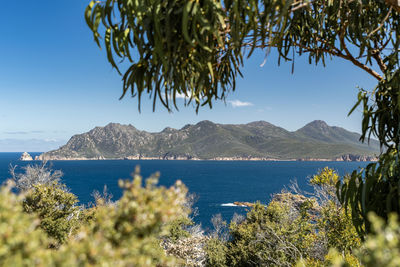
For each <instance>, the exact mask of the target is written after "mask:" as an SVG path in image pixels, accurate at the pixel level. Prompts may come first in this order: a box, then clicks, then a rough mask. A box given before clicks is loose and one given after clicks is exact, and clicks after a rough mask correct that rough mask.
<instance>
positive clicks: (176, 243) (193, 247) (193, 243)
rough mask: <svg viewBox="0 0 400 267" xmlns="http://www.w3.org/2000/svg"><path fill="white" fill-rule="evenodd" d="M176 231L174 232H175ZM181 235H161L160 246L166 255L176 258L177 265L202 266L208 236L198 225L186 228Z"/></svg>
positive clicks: (204, 259) (187, 266)
mask: <svg viewBox="0 0 400 267" xmlns="http://www.w3.org/2000/svg"><path fill="white" fill-rule="evenodd" d="M175 233H176V232H175ZM181 233H183V235H181V236H179V237H178V238H177V236H176V235H175V236H174V235H173V237H175V239H171V238H165V237H163V241H162V247H163V248H164V250H165V252H166V253H167V254H168V255H172V256H174V257H176V258H178V259H179V260H180V261H179V266H185V267H189V266H197V267H200V266H204V265H205V261H206V259H207V252H206V250H205V246H206V244H207V243H208V240H209V237H208V236H206V235H205V234H204V232H203V230H202V229H201V227H200V225H195V226H192V227H190V228H187V230H185V232H181Z"/></svg>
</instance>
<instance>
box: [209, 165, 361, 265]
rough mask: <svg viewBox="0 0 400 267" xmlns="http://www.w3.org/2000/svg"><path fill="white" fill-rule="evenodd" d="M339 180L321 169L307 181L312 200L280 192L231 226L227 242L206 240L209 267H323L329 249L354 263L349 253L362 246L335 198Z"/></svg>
mask: <svg viewBox="0 0 400 267" xmlns="http://www.w3.org/2000/svg"><path fill="white" fill-rule="evenodd" d="M338 180H339V175H338V174H337V172H335V171H334V170H332V169H329V168H324V169H322V170H320V171H319V172H318V173H317V174H316V175H314V176H313V177H312V178H311V179H310V184H311V185H312V186H313V187H314V192H315V193H314V194H313V196H311V197H306V196H304V195H302V194H301V193H288V192H282V193H280V194H276V195H275V196H274V197H273V199H272V201H271V202H270V203H269V204H268V206H266V207H264V206H262V205H261V204H259V203H258V204H256V205H255V206H253V207H252V209H251V210H250V211H249V212H248V213H247V215H246V219H245V220H244V221H241V222H237V223H236V222H233V221H232V222H231V224H230V227H229V230H230V232H229V234H230V238H228V239H223V238H221V237H220V236H218V235H213V237H212V238H211V239H210V240H209V241H208V243H207V247H206V251H207V255H208V258H207V264H208V266H213V265H216V266H293V265H294V264H297V263H298V264H300V265H299V266H322V265H327V264H328V263H329V262H330V260H329V259H330V258H329V257H330V256H329V255H330V254H329V253H330V252H329V251H330V250H331V249H336V251H340V253H342V254H343V255H345V257H344V259H345V260H346V261H348V262H350V263H351V262H358V260H357V258H356V257H355V256H354V255H353V254H352V253H353V251H354V250H355V249H357V248H359V247H360V246H361V242H360V239H359V237H358V235H357V232H356V230H355V228H354V226H353V225H352V223H351V218H350V217H349V216H348V214H346V211H345V209H344V208H343V207H342V206H341V205H340V203H339V201H338V200H337V198H336V195H335V190H336V188H335V184H336V182H337V181H338ZM328 252H329V253H328ZM301 264H303V265H301ZM328 265H329V264H328Z"/></svg>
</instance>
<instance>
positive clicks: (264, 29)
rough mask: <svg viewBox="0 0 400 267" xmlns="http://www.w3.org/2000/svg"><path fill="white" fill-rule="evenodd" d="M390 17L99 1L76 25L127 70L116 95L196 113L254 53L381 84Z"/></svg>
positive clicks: (378, 7) (210, 2) (279, 7)
mask: <svg viewBox="0 0 400 267" xmlns="http://www.w3.org/2000/svg"><path fill="white" fill-rule="evenodd" d="M394 3H396V2H394ZM396 9H397V6H393V5H391V4H389V1H388V3H386V2H384V1H372V0H371V1H355V0H341V1H326V0H315V1H312V0H310V1H300V0H292V1H276V0H264V1H260V0H252V1H244V0H237V1H232V0H220V1H214V0H203V1H198V0H196V1H195V0H190V1H183V0H167V1H162V0H146V1H128V0H106V1H92V2H90V4H89V5H88V7H87V9H86V12H85V18H86V21H87V24H88V26H89V27H90V29H91V30H92V32H93V36H94V39H95V41H96V42H97V44H98V45H99V46H100V44H101V42H103V43H104V47H105V50H106V52H107V58H108V61H109V62H110V63H111V65H112V66H113V67H114V68H115V69H116V70H117V71H118V72H119V73H122V71H121V70H120V69H121V66H125V65H122V64H119V63H118V60H117V59H120V60H121V61H128V62H129V64H127V65H128V66H127V68H126V70H125V71H124V73H123V78H122V79H123V94H122V97H123V96H124V95H125V94H126V93H127V92H130V94H131V95H133V96H136V95H137V96H138V98H139V104H140V99H141V96H142V94H143V93H148V94H150V96H151V97H152V98H153V100H154V105H155V103H156V102H157V101H160V102H161V103H162V104H163V105H164V106H165V107H166V108H167V109H168V110H170V109H171V107H172V106H175V107H176V102H175V100H176V97H177V94H183V95H185V96H187V100H188V103H190V102H191V101H194V103H195V104H196V105H197V108H199V105H205V104H208V105H209V106H210V107H211V105H212V100H213V99H225V97H226V95H227V93H228V92H229V91H230V90H234V89H235V80H236V78H237V75H240V69H241V67H242V65H243V57H244V55H245V54H246V55H247V56H250V55H251V54H252V52H253V51H254V49H256V48H266V53H267V54H268V52H269V51H270V49H271V48H274V49H276V50H277V51H278V53H279V56H280V59H284V60H288V61H292V62H294V57H295V55H301V54H303V53H307V54H308V55H309V61H310V63H315V64H318V63H322V64H325V60H326V57H328V58H330V57H332V56H336V57H340V58H343V59H346V60H348V61H350V62H352V63H353V64H354V65H356V66H357V67H360V68H362V69H363V70H365V71H367V72H368V73H369V74H371V75H372V76H374V77H375V78H376V79H378V80H382V79H383V78H384V77H385V76H386V74H387V72H392V70H393V69H394V68H395V67H396V68H397V67H398V60H397V59H398V48H399V40H398V37H399V34H400V29H399V27H398V25H399V16H398V14H397V13H396V12H395V10H396ZM101 39H103V40H101ZM280 59H279V60H280ZM374 67H378V68H379V70H374ZM171 102H172V103H171Z"/></svg>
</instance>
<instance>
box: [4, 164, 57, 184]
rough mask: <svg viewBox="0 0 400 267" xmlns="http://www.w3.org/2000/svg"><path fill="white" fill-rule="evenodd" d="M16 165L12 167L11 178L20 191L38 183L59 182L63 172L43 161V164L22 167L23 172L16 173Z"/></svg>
mask: <svg viewBox="0 0 400 267" xmlns="http://www.w3.org/2000/svg"><path fill="white" fill-rule="evenodd" d="M15 169H16V166H14V167H11V169H10V173H11V179H12V180H14V182H15V185H16V187H17V188H18V189H19V190H20V191H26V190H29V189H31V188H32V187H33V186H34V185H36V184H43V185H49V184H53V183H58V182H59V181H60V178H61V177H62V175H63V173H62V172H61V171H60V170H52V169H51V168H49V167H48V166H47V162H46V161H43V162H42V164H41V165H27V166H25V167H22V170H23V172H21V173H16V172H15Z"/></svg>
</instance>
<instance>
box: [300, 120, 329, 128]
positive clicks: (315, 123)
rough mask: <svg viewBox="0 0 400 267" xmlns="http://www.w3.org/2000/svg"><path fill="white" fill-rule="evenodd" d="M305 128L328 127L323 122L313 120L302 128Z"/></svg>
mask: <svg viewBox="0 0 400 267" xmlns="http://www.w3.org/2000/svg"><path fill="white" fill-rule="evenodd" d="M307 126H312V127H318V128H327V127H329V125H328V124H327V123H326V122H325V121H323V120H314V121H312V122H310V123H308V124H306V125H305V126H304V127H307Z"/></svg>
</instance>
